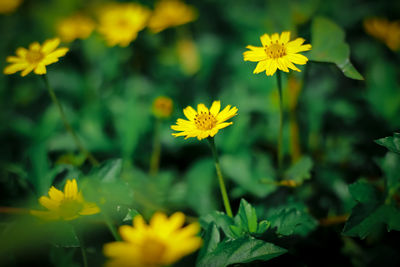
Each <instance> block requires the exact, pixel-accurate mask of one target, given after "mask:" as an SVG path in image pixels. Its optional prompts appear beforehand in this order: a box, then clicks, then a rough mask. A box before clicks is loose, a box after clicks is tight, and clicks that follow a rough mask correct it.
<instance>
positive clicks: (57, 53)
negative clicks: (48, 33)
mask: <svg viewBox="0 0 400 267" xmlns="http://www.w3.org/2000/svg"><path fill="white" fill-rule="evenodd" d="M59 44H60V39H59V38H54V39H50V40H46V41H45V42H44V43H43V45H40V44H39V43H38V42H34V43H32V44H30V46H29V49H26V48H23V47H19V48H18V49H17V51H16V55H17V56H9V57H7V59H6V60H7V62H9V63H11V64H10V65H8V66H7V67H5V68H4V74H14V73H16V72H18V71H22V72H21V76H26V75H28V73H30V72H31V71H32V70H33V71H34V73H35V74H38V75H42V74H46V72H47V71H46V66H47V65H50V64H53V63H55V62H57V61H58V58H60V57H62V56H64V55H65V54H66V53H67V52H68V48H65V47H63V48H57V47H58V45H59Z"/></svg>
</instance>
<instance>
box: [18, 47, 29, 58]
mask: <svg viewBox="0 0 400 267" xmlns="http://www.w3.org/2000/svg"><path fill="white" fill-rule="evenodd" d="M15 53H16V54H17V56H19V57H21V58H25V56H26V54H27V53H28V50H27V49H26V48H23V47H18V48H17V51H16V52H15Z"/></svg>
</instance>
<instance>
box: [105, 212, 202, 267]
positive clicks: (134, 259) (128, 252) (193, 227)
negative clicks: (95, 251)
mask: <svg viewBox="0 0 400 267" xmlns="http://www.w3.org/2000/svg"><path fill="white" fill-rule="evenodd" d="M184 222H185V215H184V214H183V213H181V212H176V213H174V214H173V215H172V216H171V217H169V218H167V216H166V215H165V214H164V213H161V212H157V213H155V214H154V215H153V217H152V218H151V220H150V224H149V225H147V224H146V223H145V221H144V220H143V218H142V216H140V215H138V216H136V217H135V218H134V219H133V227H132V226H129V225H123V226H121V227H120V228H119V233H120V235H121V237H122V240H123V241H122V242H112V243H108V244H106V245H104V249H103V252H104V254H105V255H106V256H108V257H110V258H111V260H110V261H109V262H107V263H106V266H108V267H113V266H115V267H117V266H118V267H127V266H137V267H156V266H166V265H171V264H173V263H174V262H176V261H178V260H179V259H181V258H182V257H183V256H185V255H188V254H191V253H193V252H194V251H196V250H197V249H199V248H200V246H201V244H202V240H201V238H200V237H198V236H196V234H197V233H198V232H199V230H200V225H199V224H198V223H192V224H190V225H188V226H186V227H183V228H182V226H183V224H184Z"/></svg>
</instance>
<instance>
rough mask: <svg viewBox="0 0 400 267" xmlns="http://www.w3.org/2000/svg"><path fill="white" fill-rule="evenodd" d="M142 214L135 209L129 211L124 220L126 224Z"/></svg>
mask: <svg viewBox="0 0 400 267" xmlns="http://www.w3.org/2000/svg"><path fill="white" fill-rule="evenodd" d="M137 215H140V213H139V212H138V211H137V210H135V209H128V213H127V214H126V216H125V218H124V219H123V221H124V222H131V221H132V220H133V218H135V217H136V216H137Z"/></svg>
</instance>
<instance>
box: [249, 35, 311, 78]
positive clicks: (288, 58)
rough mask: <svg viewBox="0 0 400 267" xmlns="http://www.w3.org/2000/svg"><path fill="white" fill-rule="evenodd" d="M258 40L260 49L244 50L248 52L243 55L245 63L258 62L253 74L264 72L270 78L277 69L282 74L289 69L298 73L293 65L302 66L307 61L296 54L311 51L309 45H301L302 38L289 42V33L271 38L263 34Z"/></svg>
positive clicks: (253, 47)
mask: <svg viewBox="0 0 400 267" xmlns="http://www.w3.org/2000/svg"><path fill="white" fill-rule="evenodd" d="M260 39H261V43H262V45H263V46H262V47H256V46H252V45H248V46H247V47H246V48H248V49H250V51H246V52H244V53H243V57H244V60H245V61H252V62H258V64H257V66H256V68H255V69H254V71H253V73H260V72H263V71H265V73H266V74H267V75H268V76H272V75H274V73H275V72H276V70H277V69H280V70H282V71H284V72H289V69H292V70H296V71H300V70H299V69H298V68H297V67H296V66H295V65H294V64H299V65H304V64H306V63H307V61H308V58H307V57H305V56H303V55H301V54H298V53H299V52H303V51H308V50H311V45H310V44H306V45H303V43H304V41H305V40H304V39H303V38H297V39H296V40H294V41H289V40H290V32H282V34H281V35H280V36H279V34H278V33H274V34H272V35H271V36H269V35H268V34H264V35H262V36H261V37H260ZM293 63H294V64H293ZM288 68H289V69H288Z"/></svg>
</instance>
